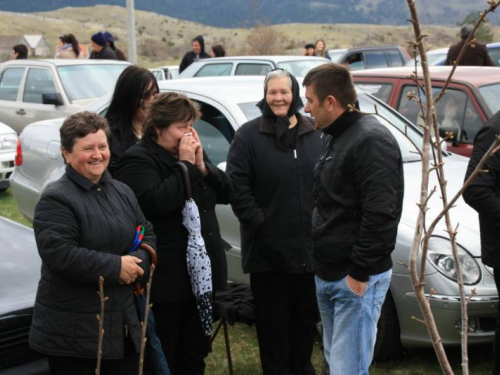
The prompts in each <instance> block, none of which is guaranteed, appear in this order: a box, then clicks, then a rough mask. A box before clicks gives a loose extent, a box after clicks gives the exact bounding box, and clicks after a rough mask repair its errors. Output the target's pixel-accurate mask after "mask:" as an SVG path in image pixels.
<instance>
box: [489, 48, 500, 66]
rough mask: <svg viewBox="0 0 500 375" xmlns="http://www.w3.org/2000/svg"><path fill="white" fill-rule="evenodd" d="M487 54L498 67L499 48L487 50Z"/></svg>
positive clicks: (499, 63)
mask: <svg viewBox="0 0 500 375" xmlns="http://www.w3.org/2000/svg"><path fill="white" fill-rule="evenodd" d="M488 54H489V55H490V57H491V59H492V60H493V62H494V63H495V65H496V66H500V47H496V48H488Z"/></svg>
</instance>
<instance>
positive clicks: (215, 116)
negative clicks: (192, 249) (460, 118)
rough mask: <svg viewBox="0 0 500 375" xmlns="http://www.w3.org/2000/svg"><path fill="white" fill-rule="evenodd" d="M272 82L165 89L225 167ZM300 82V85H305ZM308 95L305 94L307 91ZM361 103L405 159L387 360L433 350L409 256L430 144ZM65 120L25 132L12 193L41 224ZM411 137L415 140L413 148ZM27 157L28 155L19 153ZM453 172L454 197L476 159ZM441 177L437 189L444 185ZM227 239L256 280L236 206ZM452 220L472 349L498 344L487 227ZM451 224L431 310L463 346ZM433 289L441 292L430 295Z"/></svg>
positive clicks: (227, 214) (436, 205)
mask: <svg viewBox="0 0 500 375" xmlns="http://www.w3.org/2000/svg"><path fill="white" fill-rule="evenodd" d="M263 80H264V77H222V78H221V77H210V78H199V79H178V80H168V81H161V82H160V83H159V88H160V91H163V92H165V91H175V92H181V93H184V94H185V95H187V96H188V97H190V98H191V99H193V100H195V101H196V102H198V103H199V105H200V107H201V112H202V114H203V115H202V117H201V118H200V119H199V120H198V121H197V122H196V123H195V128H196V130H197V132H198V134H199V135H200V138H201V141H202V144H203V148H204V150H205V151H206V153H207V154H208V156H209V157H210V159H211V161H212V162H213V163H214V164H215V165H218V166H219V167H220V168H221V169H223V168H224V167H225V161H226V158H227V153H228V150H229V146H230V143H231V141H232V139H233V136H234V133H235V131H236V130H237V129H238V128H239V127H240V126H241V125H243V124H244V123H245V122H247V121H249V120H251V119H254V118H256V117H257V116H259V115H260V111H259V109H258V108H257V107H256V106H255V104H256V103H257V102H258V101H259V100H261V99H262V96H263ZM299 83H300V80H299ZM301 93H302V95H303V94H304V90H303V88H301ZM99 102H100V103H99V104H100V106H97V104H98V103H94V104H95V105H96V108H95V111H96V112H97V113H103V112H104V111H106V108H107V106H108V104H109V98H107V99H102V100H99ZM359 104H360V107H361V110H362V111H364V112H374V111H375V109H374V107H375V105H376V106H377V110H378V112H379V113H380V114H381V115H382V116H383V118H385V119H387V120H388V121H390V122H391V123H392V124H393V125H390V124H389V123H388V122H386V120H384V119H382V118H379V119H380V122H381V123H382V124H384V125H385V126H387V127H388V128H389V130H391V132H392V133H393V134H394V136H395V138H396V140H397V141H398V143H399V146H400V149H401V153H402V155H403V161H404V173H405V196H404V203H403V214H402V219H401V223H400V225H399V230H398V237H397V242H396V248H395V250H394V252H393V254H392V259H393V263H394V266H393V276H392V282H391V286H390V293H389V294H388V297H387V299H386V302H385V304H384V307H383V309H382V316H381V319H380V322H379V330H378V338H377V346H376V352H377V353H378V354H379V355H384V354H385V355H390V354H391V353H397V348H398V346H399V345H401V344H403V346H405V347H419V346H430V345H431V341H430V339H429V336H428V333H427V330H426V329H425V327H424V326H423V325H422V324H421V323H419V322H417V321H415V320H414V319H413V318H412V317H417V318H421V316H422V314H421V311H420V308H419V306H418V304H417V300H416V297H415V293H414V291H413V287H412V285H411V281H410V277H409V275H408V270H407V268H406V267H405V266H404V265H403V264H402V263H408V258H409V253H410V249H411V246H412V242H413V236H414V233H415V223H416V217H417V215H418V206H417V204H416V203H417V202H418V201H419V197H420V191H419V187H420V179H421V169H422V165H421V161H420V156H419V155H418V153H417V152H416V150H415V146H414V144H416V145H421V144H422V134H421V132H420V131H419V130H418V129H417V128H416V127H415V126H414V125H412V124H411V123H410V122H409V121H408V120H407V119H405V118H404V117H402V116H401V115H400V114H399V113H397V112H396V111H395V110H393V109H392V108H390V107H388V106H387V105H386V104H384V103H382V102H381V101H379V100H377V99H375V98H373V97H372V96H369V95H367V94H365V93H360V94H359ZM62 122H63V119H58V120H52V121H41V122H38V123H34V124H31V125H29V126H28V127H26V129H25V131H24V132H23V133H22V134H21V141H20V143H21V145H22V148H20V149H19V152H20V153H22V158H23V163H22V164H21V165H17V166H16V168H15V171H14V173H13V175H12V178H11V184H12V191H13V194H14V197H15V199H16V202H17V204H18V207H19V209H20V211H21V212H22V213H23V215H24V216H26V217H27V218H28V219H30V220H32V219H33V212H34V208H35V205H36V203H37V201H38V199H39V197H40V194H41V193H42V192H43V190H44V189H45V188H46V187H47V185H48V184H49V183H50V182H52V181H54V180H56V179H58V178H59V177H60V176H61V175H62V174H63V173H64V168H65V167H64V163H63V160H62V157H61V152H60V141H59V127H60V126H61V124H62ZM410 139H411V140H412V141H413V142H414V143H412V142H411V141H410ZM18 156H20V155H18ZM443 156H444V161H445V163H446V164H445V170H446V173H447V176H446V177H447V180H448V184H447V186H448V191H449V194H450V195H451V194H454V193H455V192H456V191H458V190H459V188H460V187H461V186H462V182H463V178H464V175H465V171H466V168H467V163H468V159H466V158H464V157H462V156H459V155H455V154H450V153H444V155H443ZM436 183H437V181H436V179H435V178H432V179H431V186H432V185H436ZM429 207H430V212H429V214H430V215H432V214H435V213H436V211H437V210H439V209H440V207H441V201H440V199H439V196H438V194H434V196H432V198H431V200H430V201H429ZM217 217H218V220H219V224H220V228H221V234H222V237H223V239H224V240H225V241H226V242H227V244H228V251H227V258H228V275H229V278H230V280H232V281H234V282H248V275H244V274H243V272H242V269H241V254H240V231H239V222H238V220H237V219H236V217H235V216H234V214H233V212H232V210H231V207H229V206H223V205H220V206H218V207H217ZM452 220H453V221H454V222H455V223H456V222H457V221H458V222H460V230H459V233H458V236H457V241H458V245H459V251H460V254H459V259H460V261H461V262H462V269H463V274H464V277H465V284H466V285H465V293H466V294H467V295H471V293H472V290H475V293H476V294H475V295H474V296H472V297H471V299H470V301H469V305H468V309H469V344H471V345H473V344H480V343H488V342H492V341H493V338H494V332H495V321H496V314H497V308H496V304H497V302H498V293H497V291H496V287H495V282H494V279H493V274H492V272H491V271H490V270H489V269H487V268H486V267H485V266H484V265H483V263H482V261H481V245H480V235H479V221H478V217H477V214H476V213H475V212H474V211H473V210H472V209H471V208H470V207H469V206H468V205H466V204H465V202H464V201H463V200H462V199H459V201H458V202H457V203H456V207H455V208H454V209H453V210H452ZM444 229H445V228H444V225H441V226H439V227H438V228H437V229H436V232H435V236H433V237H432V239H431V245H430V247H431V251H429V254H428V257H427V260H426V261H427V271H426V272H427V278H426V282H427V284H426V292H427V293H429V299H430V302H431V307H432V309H433V312H434V316H435V319H436V322H437V325H438V328H439V331H440V334H441V337H442V340H443V342H444V343H445V344H446V345H459V344H460V340H461V335H460V324H461V316H460V297H459V292H458V284H457V281H456V267H455V262H454V260H453V258H452V255H451V246H450V241H449V240H448V238H447V236H446V233H445V232H444ZM431 289H434V290H435V293H433V294H432V295H431V294H430V291H431Z"/></svg>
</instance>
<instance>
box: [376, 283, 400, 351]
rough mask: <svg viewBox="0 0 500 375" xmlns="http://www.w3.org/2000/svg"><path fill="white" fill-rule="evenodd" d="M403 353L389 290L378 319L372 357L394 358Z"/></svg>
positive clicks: (397, 321) (396, 314)
mask: <svg viewBox="0 0 500 375" xmlns="http://www.w3.org/2000/svg"><path fill="white" fill-rule="evenodd" d="M402 353H403V347H402V346H401V339H400V330H399V319H398V312H397V311H396V305H395V304H394V299H393V298H392V295H391V292H388V293H387V296H386V298H385V302H384V305H383V306H382V312H381V314H380V319H379V320H378V330H377V341H376V342H375V350H374V353H373V359H374V360H375V361H380V360H386V359H391V358H395V357H397V356H399V355H401V354H402Z"/></svg>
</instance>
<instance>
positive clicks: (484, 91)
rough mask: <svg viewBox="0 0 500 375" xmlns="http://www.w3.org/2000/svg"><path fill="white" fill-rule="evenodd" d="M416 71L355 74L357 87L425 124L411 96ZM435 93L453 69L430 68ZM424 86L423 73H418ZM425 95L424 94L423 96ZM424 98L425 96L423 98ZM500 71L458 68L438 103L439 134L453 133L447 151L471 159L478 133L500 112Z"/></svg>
mask: <svg viewBox="0 0 500 375" xmlns="http://www.w3.org/2000/svg"><path fill="white" fill-rule="evenodd" d="M413 70H414V68H411V67H402V68H394V69H377V70H368V71H359V72H353V79H354V83H355V84H356V86H357V87H359V88H361V89H362V90H364V91H365V92H368V93H370V94H372V95H374V96H376V97H377V98H379V99H380V100H382V101H384V102H385V103H387V104H389V105H390V106H391V107H393V108H395V109H396V110H398V111H399V112H400V113H401V114H402V115H404V116H405V117H407V118H408V119H409V120H410V121H411V122H413V123H415V124H420V123H422V119H421V117H420V106H419V105H418V103H416V102H415V101H412V100H410V99H409V97H408V93H410V92H415V93H416V92H417V87H416V85H415V83H414V82H413V81H412V80H411V79H410V75H411V74H412V72H413ZM429 70H430V74H431V78H432V91H433V93H434V95H436V94H437V93H438V92H439V91H440V90H441V88H442V87H443V85H444V83H445V81H446V79H447V78H448V75H449V74H450V71H451V66H432V67H430V69H429ZM418 72H419V80H420V83H421V84H423V79H422V70H421V69H420V70H418ZM422 95H423V93H422ZM423 97H424V99H425V95H423ZM499 97H500V69H498V68H493V67H468V66H459V67H457V69H456V71H455V74H454V76H453V81H452V83H451V84H450V85H449V88H448V90H447V94H446V95H445V96H444V97H443V98H442V99H441V100H440V101H439V102H438V103H437V105H436V115H437V118H438V122H439V126H440V135H441V136H442V137H444V136H445V133H446V132H451V133H453V140H450V141H449V142H448V145H447V146H448V151H451V152H454V153H457V154H459V155H464V156H467V157H470V155H471V153H472V145H473V141H474V138H475V137H476V134H477V133H478V132H479V130H480V129H481V128H482V126H483V125H484V123H485V122H486V121H487V120H488V119H489V118H490V117H491V116H493V115H494V114H495V113H496V112H498V111H499V110H500V101H499V100H498V98H499Z"/></svg>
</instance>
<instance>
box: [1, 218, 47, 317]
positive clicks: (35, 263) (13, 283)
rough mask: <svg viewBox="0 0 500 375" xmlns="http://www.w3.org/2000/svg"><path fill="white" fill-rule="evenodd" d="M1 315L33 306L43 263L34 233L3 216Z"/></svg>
mask: <svg viewBox="0 0 500 375" xmlns="http://www.w3.org/2000/svg"><path fill="white" fill-rule="evenodd" d="M0 243H1V244H2V246H1V247H0V254H2V261H1V262H0V275H1V282H0V316H2V315H4V314H7V313H10V312H13V311H18V310H22V309H25V308H29V307H33V305H34V303H35V296H36V291H37V288H38V281H39V280H40V269H41V264H42V262H41V260H40V256H39V255H38V251H37V246H36V243H35V236H34V234H33V230H32V229H30V228H28V227H26V226H24V225H21V224H18V223H15V222H13V221H11V220H8V219H6V218H4V217H0Z"/></svg>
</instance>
